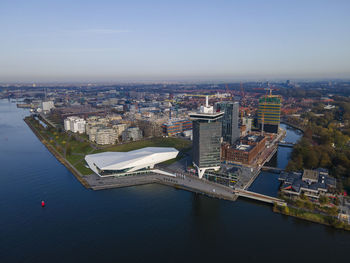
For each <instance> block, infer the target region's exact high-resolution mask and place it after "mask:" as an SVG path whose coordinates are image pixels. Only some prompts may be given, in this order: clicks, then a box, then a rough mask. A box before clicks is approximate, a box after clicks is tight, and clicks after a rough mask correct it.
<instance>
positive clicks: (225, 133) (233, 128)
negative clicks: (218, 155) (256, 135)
mask: <svg viewBox="0 0 350 263" xmlns="http://www.w3.org/2000/svg"><path fill="white" fill-rule="evenodd" d="M216 110H217V111H218V112H225V113H224V116H223V117H222V119H221V123H222V137H223V139H224V141H225V142H228V143H230V144H234V143H235V142H236V141H237V140H238V139H239V136H240V130H239V126H238V121H239V103H238V102H232V101H223V102H218V103H216Z"/></svg>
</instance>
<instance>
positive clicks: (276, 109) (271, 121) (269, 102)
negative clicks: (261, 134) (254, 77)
mask: <svg viewBox="0 0 350 263" xmlns="http://www.w3.org/2000/svg"><path fill="white" fill-rule="evenodd" d="M281 101H282V98H281V96H278V95H265V96H262V97H261V98H260V99H259V108H258V124H259V127H260V128H261V126H262V123H263V120H264V130H265V131H268V132H277V131H278V126H279V124H280V121H281Z"/></svg>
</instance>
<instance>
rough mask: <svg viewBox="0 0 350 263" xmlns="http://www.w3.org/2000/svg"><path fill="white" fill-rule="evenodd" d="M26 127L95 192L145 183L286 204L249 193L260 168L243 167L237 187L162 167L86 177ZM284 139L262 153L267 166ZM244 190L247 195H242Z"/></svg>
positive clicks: (223, 197)
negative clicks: (135, 172)
mask: <svg viewBox="0 0 350 263" xmlns="http://www.w3.org/2000/svg"><path fill="white" fill-rule="evenodd" d="M25 122H26V123H27V125H28V126H29V127H30V128H31V129H32V131H33V132H34V133H35V134H36V135H37V137H38V138H39V140H40V141H41V142H42V143H43V144H44V145H45V146H46V147H47V149H48V150H49V151H50V152H51V153H52V154H53V155H54V156H55V157H56V158H57V159H58V160H59V161H60V162H61V163H62V164H63V165H65V166H66V167H67V168H68V169H69V170H70V171H71V172H72V173H73V175H74V176H75V177H76V178H77V179H78V180H79V181H80V182H81V183H82V184H83V185H84V186H85V187H86V188H90V189H92V190H103V189H111V188H119V187H128V186H137V185H144V184H152V183H158V184H163V185H168V186H172V187H175V188H179V189H184V190H188V191H191V192H195V193H200V194H204V195H207V196H211V197H215V198H219V199H225V200H230V201H235V200H236V199H237V198H238V197H239V196H243V197H245V198H251V199H254V200H258V201H262V202H266V203H275V202H276V203H279V204H284V202H283V200H279V199H277V198H275V199H274V197H268V196H261V195H259V194H257V193H253V192H249V191H246V190H247V189H248V188H249V186H250V185H251V184H252V183H253V182H254V180H255V179H256V177H257V176H258V175H259V173H260V169H261V165H258V166H255V167H244V166H243V167H242V171H243V173H242V178H241V180H240V181H239V182H238V183H237V184H236V186H235V187H234V188H231V187H228V186H224V185H221V184H218V183H214V182H211V181H208V180H205V179H200V178H198V177H196V176H194V175H192V174H190V173H188V172H186V171H185V170H182V171H181V170H177V171H174V170H169V169H167V168H166V167H163V168H162V170H157V169H156V170H153V171H151V172H149V173H144V174H139V175H129V176H113V175H112V176H99V175H97V174H89V175H83V174H81V173H80V172H79V171H78V170H77V169H76V168H75V167H74V165H72V164H71V163H70V162H69V161H68V160H67V159H66V158H64V157H63V156H62V155H61V154H60V153H59V152H58V151H57V150H55V149H54V147H52V146H51V145H50V144H49V143H48V142H47V141H46V140H45V139H44V138H43V137H42V135H41V134H40V132H39V131H38V130H37V129H36V128H35V127H34V126H32V125H31V123H30V122H29V121H28V120H27V119H25ZM280 138H282V137H281V136H277V138H276V139H275V140H274V141H273V142H271V143H270V145H269V147H267V148H266V150H265V151H264V152H263V153H262V154H261V156H260V159H259V160H260V162H261V163H262V164H264V163H265V162H266V161H268V160H270V159H271V158H272V156H273V155H274V154H275V152H276V151H277V143H276V142H277V141H278V140H279V139H280ZM242 191H244V192H242Z"/></svg>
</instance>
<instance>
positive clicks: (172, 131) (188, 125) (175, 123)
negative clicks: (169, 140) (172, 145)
mask: <svg viewBox="0 0 350 263" xmlns="http://www.w3.org/2000/svg"><path fill="white" fill-rule="evenodd" d="M162 130H163V134H164V135H167V136H173V135H178V134H180V133H182V132H184V131H189V130H192V121H191V120H189V119H180V118H176V119H170V120H169V121H168V122H166V123H164V124H163V125H162Z"/></svg>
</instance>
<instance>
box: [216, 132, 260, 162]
mask: <svg viewBox="0 0 350 263" xmlns="http://www.w3.org/2000/svg"><path fill="white" fill-rule="evenodd" d="M266 141H267V138H266V137H265V136H256V135H247V136H245V137H243V138H242V139H241V140H240V143H239V144H236V145H230V144H223V145H222V146H221V159H222V160H223V161H226V162H238V163H243V164H253V163H254V161H256V159H257V157H258V156H259V154H260V153H261V152H262V151H263V150H264V149H265V145H266Z"/></svg>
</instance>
